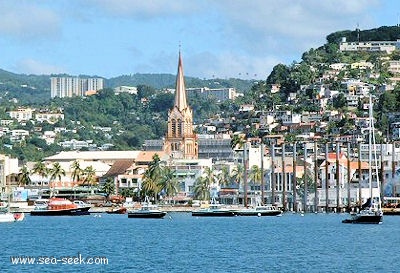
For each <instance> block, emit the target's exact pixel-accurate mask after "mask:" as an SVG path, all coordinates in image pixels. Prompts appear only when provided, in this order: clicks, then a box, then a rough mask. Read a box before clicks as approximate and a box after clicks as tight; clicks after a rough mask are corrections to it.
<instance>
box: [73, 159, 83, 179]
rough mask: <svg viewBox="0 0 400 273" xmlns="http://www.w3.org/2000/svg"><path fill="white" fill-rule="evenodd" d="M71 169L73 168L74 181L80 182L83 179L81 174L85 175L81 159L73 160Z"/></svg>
mask: <svg viewBox="0 0 400 273" xmlns="http://www.w3.org/2000/svg"><path fill="white" fill-rule="evenodd" d="M70 169H71V170H72V173H71V178H72V182H75V181H76V182H79V181H80V180H81V176H82V175H83V170H82V169H81V166H80V164H79V161H78V160H75V161H74V162H72V164H71V167H70Z"/></svg>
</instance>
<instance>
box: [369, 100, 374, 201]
mask: <svg viewBox="0 0 400 273" xmlns="http://www.w3.org/2000/svg"><path fill="white" fill-rule="evenodd" d="M368 116H369V123H368V124H369V125H368V127H369V128H368V162H369V164H368V166H369V167H368V184H369V197H371V199H372V122H373V115H372V99H371V95H369V114H368Z"/></svg>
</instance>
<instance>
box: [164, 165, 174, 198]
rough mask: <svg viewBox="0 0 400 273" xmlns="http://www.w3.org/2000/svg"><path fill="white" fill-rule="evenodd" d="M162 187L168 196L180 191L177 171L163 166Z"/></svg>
mask: <svg viewBox="0 0 400 273" xmlns="http://www.w3.org/2000/svg"><path fill="white" fill-rule="evenodd" d="M160 188H161V190H162V191H164V193H165V194H166V195H167V197H171V196H174V195H175V194H176V193H177V192H178V180H177V178H176V176H175V171H173V170H171V169H170V168H163V175H162V177H161V180H160Z"/></svg>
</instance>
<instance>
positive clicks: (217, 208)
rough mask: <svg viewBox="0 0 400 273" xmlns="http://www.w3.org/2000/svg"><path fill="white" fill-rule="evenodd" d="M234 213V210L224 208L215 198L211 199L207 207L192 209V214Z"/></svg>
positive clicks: (210, 215) (229, 214) (223, 214)
mask: <svg viewBox="0 0 400 273" xmlns="http://www.w3.org/2000/svg"><path fill="white" fill-rule="evenodd" d="M235 215H236V214H235V211H233V210H230V209H227V208H225V207H224V206H223V205H222V204H220V203H218V202H217V201H216V200H215V198H212V199H211V203H210V206H209V207H208V208H201V209H199V210H195V211H192V216H209V217H230V216H235Z"/></svg>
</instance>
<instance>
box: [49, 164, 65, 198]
mask: <svg viewBox="0 0 400 273" xmlns="http://www.w3.org/2000/svg"><path fill="white" fill-rule="evenodd" d="M49 174H50V182H54V180H56V179H58V181H59V182H61V177H63V176H65V170H64V169H63V168H62V167H61V165H60V163H58V162H55V163H54V164H53V166H52V168H51V169H50V170H49ZM53 185H54V184H53ZM51 196H52V193H51V192H50V197H51Z"/></svg>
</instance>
